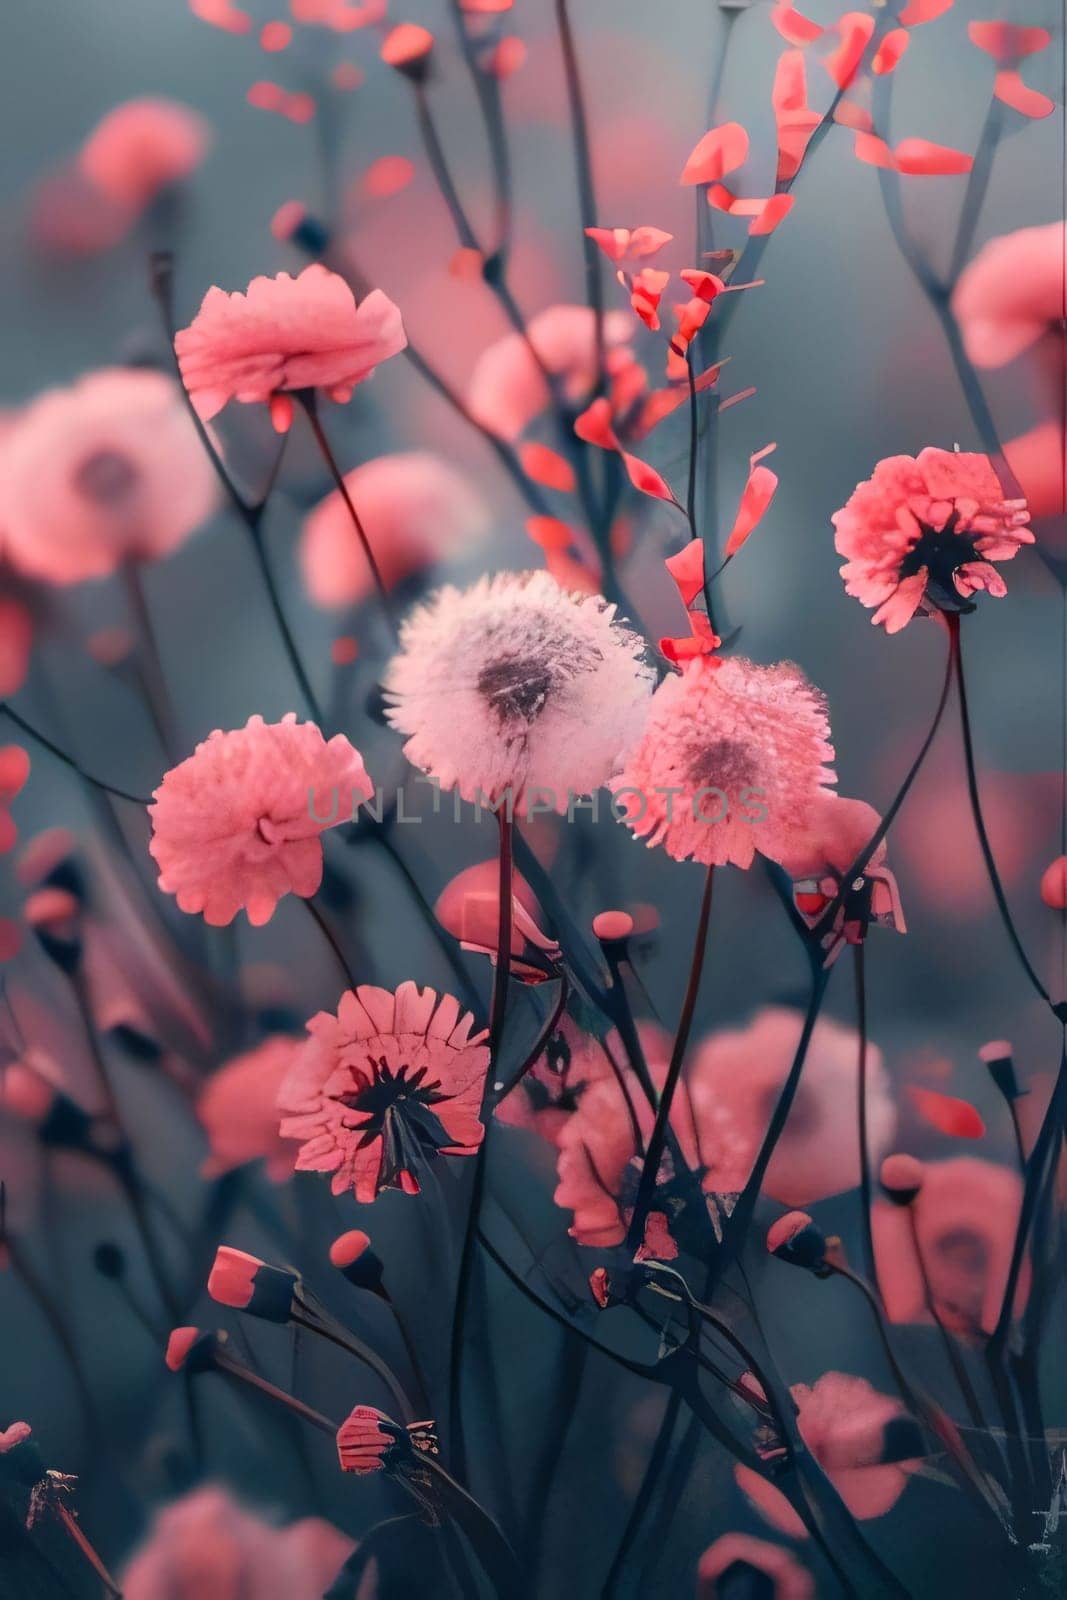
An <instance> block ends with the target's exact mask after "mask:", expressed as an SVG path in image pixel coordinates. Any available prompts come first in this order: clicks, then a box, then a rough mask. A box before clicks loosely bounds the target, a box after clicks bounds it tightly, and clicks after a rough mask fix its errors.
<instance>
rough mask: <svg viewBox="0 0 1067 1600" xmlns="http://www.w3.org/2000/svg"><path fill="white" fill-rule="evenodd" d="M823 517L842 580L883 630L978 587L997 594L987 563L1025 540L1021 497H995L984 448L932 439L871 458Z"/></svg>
mask: <svg viewBox="0 0 1067 1600" xmlns="http://www.w3.org/2000/svg"><path fill="white" fill-rule="evenodd" d="M831 521H832V522H833V524H834V528H835V530H836V534H835V538H834V547H835V549H836V550H837V553H838V555H842V556H846V557H847V558H848V559H847V561H846V564H845V565H844V566H843V567H842V568H841V576H842V577H843V578H844V580H845V588H846V590H847V592H848V593H849V594H851V595H854V596H855V597H856V599H857V600H859V601H860V602H861V603H862V604H863V605H865V606H866V607H867V608H868V610H870V609H871V608H872V607H874V606H877V607H878V610H877V611H875V614H874V616H873V617H872V618H871V620H872V622H876V623H884V625H885V629H886V632H887V633H899V632H900V630H901V628H903V627H904V626H905V625H906V624H907V623H909V622H910V621H911V619H912V617H913V616H914V615H915V613H916V612H917V611H920V610H921V611H924V612H925V611H936V610H941V611H965V610H968V609H970V608H969V606H968V605H967V604H966V603H965V602H967V601H968V600H969V599H970V596H971V595H972V594H974V593H976V592H977V591H978V590H982V589H984V590H986V591H987V592H988V593H989V594H992V595H996V596H997V597H998V598H999V597H1001V596H1003V595H1005V594H1006V593H1007V588H1006V585H1005V583H1004V579H1003V578H1002V577H1001V576H1000V573H999V572H997V570H996V568H995V567H993V566H991V565H990V563H991V562H993V561H1010V560H1011V558H1012V556H1014V555H1015V553H1016V551H1017V550H1018V548H1019V546H1020V545H1023V544H1033V542H1034V536H1033V534H1032V533H1031V531H1030V529H1029V527H1028V526H1027V523H1028V521H1029V514H1028V512H1027V510H1026V502H1025V501H1021V500H1005V498H1004V491H1003V489H1002V488H1001V486H1000V482H999V480H998V478H997V475H996V473H995V472H994V471H993V465H992V462H991V461H990V460H989V457H988V456H983V455H975V454H972V453H968V452H954V451H951V450H937V449H934V448H932V447H927V449H925V450H923V451H921V452H920V454H919V455H918V456H917V457H915V458H913V457H911V456H887V457H886V458H885V460H884V461H879V463H878V465H877V466H876V467H875V469H874V473H873V474H872V476H871V477H870V478H868V479H867V480H866V481H865V482H864V483H861V484H859V485H857V487H856V489H855V490H854V491H853V493H852V495H851V497H850V498H849V500H848V501H847V502H846V504H845V505H844V507H843V508H842V509H841V510H840V511H835V512H834V515H833V517H832V518H831Z"/></svg>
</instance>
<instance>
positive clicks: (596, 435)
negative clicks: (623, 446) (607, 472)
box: [574, 395, 619, 450]
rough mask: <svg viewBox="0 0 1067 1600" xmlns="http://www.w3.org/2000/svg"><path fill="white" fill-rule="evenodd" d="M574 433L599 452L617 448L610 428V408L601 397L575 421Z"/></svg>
mask: <svg viewBox="0 0 1067 1600" xmlns="http://www.w3.org/2000/svg"><path fill="white" fill-rule="evenodd" d="M574 431H575V433H576V434H577V435H578V437H579V439H583V440H584V441H585V443H586V444H595V445H598V446H599V448H600V449H601V450H615V449H616V448H617V447H618V443H619V441H618V440H617V439H616V437H615V430H614V428H613V427H612V426H611V407H610V405H609V404H608V402H607V401H606V400H605V399H604V397H603V395H601V397H600V398H599V399H598V400H594V401H593V403H592V405H590V406H589V407H588V408H587V409H586V410H585V411H583V412H582V414H581V416H580V417H577V418H576V419H575V423H574Z"/></svg>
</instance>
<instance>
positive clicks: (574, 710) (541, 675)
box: [383, 572, 651, 813]
mask: <svg viewBox="0 0 1067 1600" xmlns="http://www.w3.org/2000/svg"><path fill="white" fill-rule="evenodd" d="M400 647H401V648H400V654H399V655H397V656H395V657H394V659H393V661H392V662H391V663H390V665H389V667H388V669H387V671H386V674H385V678H384V680H383V682H384V686H385V691H386V699H387V703H388V709H387V713H386V714H387V717H388V720H389V722H390V723H391V724H392V726H393V727H394V728H396V729H398V730H399V731H400V732H401V733H404V734H407V735H408V740H407V743H406V744H405V746H404V754H405V755H406V756H407V758H408V760H409V761H410V762H412V764H413V765H414V766H416V767H419V768H420V769H421V770H422V771H423V772H426V773H429V775H430V776H431V777H432V778H435V779H436V780H437V781H438V782H439V783H440V785H441V787H442V788H443V789H456V790H458V791H459V794H460V795H461V797H462V798H463V799H464V800H469V801H472V802H474V803H476V804H477V803H479V802H481V803H482V804H488V803H489V801H491V800H494V799H503V798H505V797H506V796H507V794H508V793H509V792H510V794H511V797H512V801H513V804H514V807H515V808H516V810H518V811H520V812H521V811H525V810H527V809H528V808H529V807H530V806H534V807H536V809H539V810H543V811H552V810H555V811H558V812H560V813H563V812H565V811H566V810H567V809H568V806H569V805H570V804H571V802H572V797H574V796H580V795H587V794H591V793H592V792H593V791H594V790H595V789H598V788H599V787H600V786H601V785H602V784H603V783H605V782H606V781H607V779H608V778H609V777H610V776H611V774H612V772H614V771H616V770H617V766H618V761H619V758H620V757H621V756H622V754H623V752H624V751H625V749H626V748H627V746H628V745H630V744H631V743H632V742H633V740H634V739H635V738H636V737H637V734H638V733H639V731H640V728H641V724H642V721H643V719H644V715H645V710H646V708H647V705H648V692H649V689H650V687H651V674H650V673H649V671H648V668H647V667H646V666H645V664H644V662H643V661H642V659H641V657H642V653H643V646H642V642H641V640H640V638H639V637H638V635H637V634H635V633H633V632H632V631H631V630H630V629H629V628H627V627H625V626H623V624H621V623H620V622H617V621H616V620H615V607H614V606H612V605H609V604H608V602H607V601H606V600H604V599H603V598H602V597H601V596H600V595H579V594H568V593H567V592H566V590H564V589H562V588H560V586H559V584H558V583H556V581H555V579H554V578H551V577H550V576H549V575H548V573H547V572H524V573H498V574H497V575H496V576H494V577H492V578H482V579H481V580H480V581H479V582H478V583H476V584H474V585H473V586H472V587H471V588H469V589H466V590H464V591H462V592H461V591H459V590H457V589H453V588H445V589H442V590H440V591H439V592H438V593H437V594H436V595H434V596H433V598H432V599H431V600H430V601H429V602H428V603H427V604H426V605H424V606H420V607H418V608H417V609H416V610H415V611H413V612H412V613H411V614H410V615H409V616H408V618H407V620H406V621H405V623H404V625H403V628H402V629H401V634H400Z"/></svg>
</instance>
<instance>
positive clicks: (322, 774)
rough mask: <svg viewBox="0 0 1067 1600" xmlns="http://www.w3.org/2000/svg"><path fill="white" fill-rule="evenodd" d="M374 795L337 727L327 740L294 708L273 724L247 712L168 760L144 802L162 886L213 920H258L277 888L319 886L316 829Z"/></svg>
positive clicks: (265, 917) (270, 909)
mask: <svg viewBox="0 0 1067 1600" xmlns="http://www.w3.org/2000/svg"><path fill="white" fill-rule="evenodd" d="M370 794H371V783H370V779H369V778H368V777H367V772H366V769H365V767H364V765H363V761H362V758H361V757H360V754H359V752H358V750H354V749H353V748H352V746H351V745H350V744H349V742H348V740H347V739H346V738H345V737H344V735H343V734H335V735H334V737H333V738H332V739H331V740H330V741H329V743H327V741H326V740H325V739H324V738H323V736H322V734H321V733H320V732H319V730H318V728H317V727H316V726H315V725H314V723H311V722H302V723H298V722H297V720H296V714H295V712H292V711H290V712H289V713H288V715H287V716H285V717H283V718H282V720H281V722H274V723H266V722H264V721H263V718H262V717H258V716H255V717H250V718H249V719H248V722H247V723H246V724H245V726H244V727H243V728H238V729H235V730H234V731H232V732H229V733H223V732H221V731H220V730H219V729H218V728H216V730H215V732H214V733H212V734H211V735H210V736H209V737H208V738H207V739H205V740H204V741H203V743H202V744H198V745H197V747H196V749H195V751H194V752H193V754H192V755H191V756H189V757H188V758H187V759H186V760H185V761H182V762H180V763H179V765H178V766H176V767H172V768H171V770H170V771H169V772H168V773H167V774H166V776H165V777H164V779H163V782H162V783H161V784H160V786H159V788H158V789H157V790H156V791H155V803H154V804H153V805H151V806H149V808H148V811H149V815H150V817H151V819H152V838H151V840H150V842H149V846H148V848H149V850H150V851H151V853H152V855H153V857H154V859H155V862H156V865H157V866H158V867H159V887H160V888H161V889H162V890H163V891H164V892H165V893H166V894H173V895H176V896H177V900H178V905H179V906H180V907H181V909H182V910H183V911H202V912H203V914H204V920H205V922H208V923H210V924H211V925H212V926H213V927H225V925H226V924H227V923H228V922H232V921H233V919H234V917H235V916H236V915H237V913H238V911H240V910H242V909H243V910H245V911H246V912H247V913H248V920H249V922H251V923H252V925H253V927H257V928H258V927H261V926H262V925H263V923H265V922H269V921H270V919H271V917H272V916H273V915H274V908H275V906H276V905H277V904H278V901H279V900H280V899H281V897H282V895H284V894H289V893H292V894H298V895H302V896H303V897H304V898H305V899H307V898H308V897H309V896H311V895H313V894H314V893H315V891H316V890H317V889H318V887H319V884H320V882H321V881H322V844H321V843H320V840H319V835H320V834H321V833H322V832H323V831H324V830H325V829H326V828H329V827H332V826H333V825H334V824H335V823H337V822H344V821H346V820H347V819H348V818H349V817H350V816H351V813H352V806H353V804H355V803H356V802H357V801H358V800H365V799H367V798H369V796H370Z"/></svg>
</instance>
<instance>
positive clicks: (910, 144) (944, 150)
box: [894, 139, 974, 177]
mask: <svg viewBox="0 0 1067 1600" xmlns="http://www.w3.org/2000/svg"><path fill="white" fill-rule="evenodd" d="M894 155H895V157H896V163H897V169H898V171H900V172H905V173H908V174H910V175H911V176H913V177H947V176H950V175H952V174H954V173H958V172H970V170H971V168H972V166H973V165H974V158H973V157H972V156H969V155H966V154H965V153H964V152H963V151H962V150H953V149H951V148H950V147H949V146H948V145H944V144H934V143H933V141H932V140H930V139H901V141H900V143H899V144H898V145H897V147H896V150H895V151H894Z"/></svg>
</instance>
